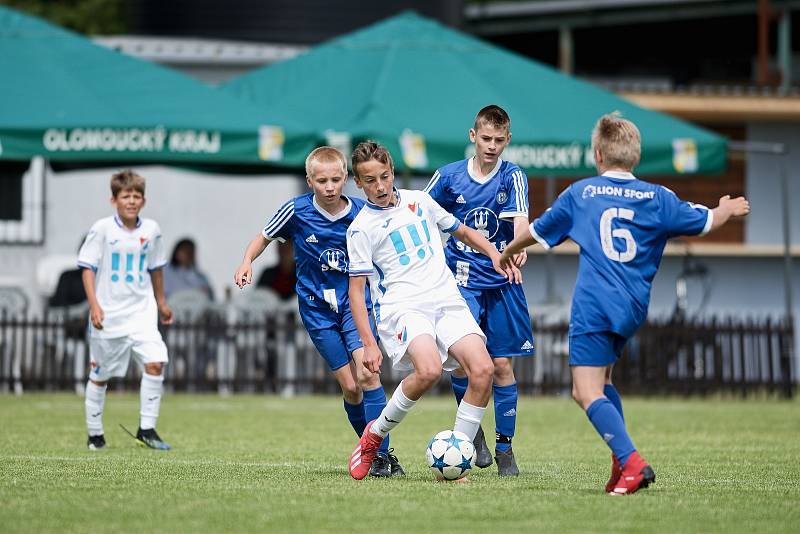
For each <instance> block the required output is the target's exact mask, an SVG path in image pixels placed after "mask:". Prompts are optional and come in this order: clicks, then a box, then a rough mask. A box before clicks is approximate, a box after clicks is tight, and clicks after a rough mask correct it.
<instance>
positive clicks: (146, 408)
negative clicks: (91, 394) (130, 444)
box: [87, 373, 164, 430]
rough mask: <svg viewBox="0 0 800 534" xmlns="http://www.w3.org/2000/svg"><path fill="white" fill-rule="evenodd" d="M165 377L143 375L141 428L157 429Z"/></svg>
mask: <svg viewBox="0 0 800 534" xmlns="http://www.w3.org/2000/svg"><path fill="white" fill-rule="evenodd" d="M163 385H164V375H159V376H155V375H149V374H147V373H143V374H142V386H141V389H140V390H139V403H140V406H141V408H140V411H139V415H140V419H139V428H141V429H142V430H147V429H150V428H155V427H156V420H157V419H158V412H159V410H160V409H161V393H162V390H163V387H162V386H163ZM87 398H88V396H87Z"/></svg>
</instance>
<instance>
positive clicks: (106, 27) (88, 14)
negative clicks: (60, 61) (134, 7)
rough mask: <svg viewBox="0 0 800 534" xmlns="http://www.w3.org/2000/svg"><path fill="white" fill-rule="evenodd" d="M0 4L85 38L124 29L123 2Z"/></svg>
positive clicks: (26, 0) (1, 0)
mask: <svg viewBox="0 0 800 534" xmlns="http://www.w3.org/2000/svg"><path fill="white" fill-rule="evenodd" d="M0 4H3V5H6V6H8V7H11V8H13V9H17V10H19V11H23V12H25V13H27V14H29V15H34V16H37V17H41V18H44V19H47V20H49V21H50V22H52V23H53V24H57V25H58V26H63V27H65V28H69V29H70V30H73V31H76V32H78V33H82V34H85V35H115V34H120V33H125V32H126V30H127V20H126V19H127V12H126V9H125V3H124V1H123V0H58V1H53V0H0Z"/></svg>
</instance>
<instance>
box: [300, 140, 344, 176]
mask: <svg viewBox="0 0 800 534" xmlns="http://www.w3.org/2000/svg"><path fill="white" fill-rule="evenodd" d="M315 163H341V164H342V170H344V174H345V176H347V158H345V157H344V154H342V151H341V150H339V149H338V148H333V147H332V146H321V147H318V148H315V149H314V150H312V151H311V153H310V154H309V155H308V157H307V158H306V176H307V177H308V178H312V177H313V176H312V173H311V171H312V167H313V166H314V164H315Z"/></svg>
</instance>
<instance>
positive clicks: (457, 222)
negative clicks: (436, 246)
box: [443, 219, 461, 234]
mask: <svg viewBox="0 0 800 534" xmlns="http://www.w3.org/2000/svg"><path fill="white" fill-rule="evenodd" d="M459 226H461V222H460V221H459V220H458V219H456V222H454V223H453V226H451V227H450V228H445V229H444V230H443V231H444V232H445V233H447V234H452V233H453V232H455V231H456V230H458V227H459Z"/></svg>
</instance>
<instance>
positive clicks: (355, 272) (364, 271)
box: [350, 269, 374, 276]
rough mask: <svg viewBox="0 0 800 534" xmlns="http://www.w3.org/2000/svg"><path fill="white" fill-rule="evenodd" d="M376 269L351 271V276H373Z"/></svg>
mask: <svg viewBox="0 0 800 534" xmlns="http://www.w3.org/2000/svg"><path fill="white" fill-rule="evenodd" d="M373 271H374V269H359V270H355V269H351V270H350V276H364V275H365V274H372V273H373Z"/></svg>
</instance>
